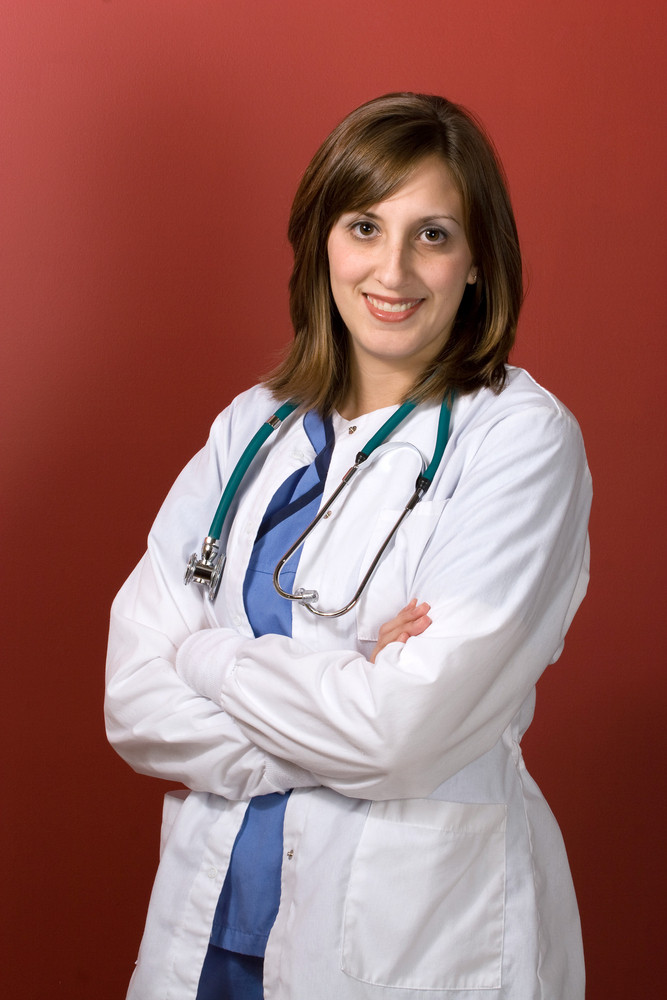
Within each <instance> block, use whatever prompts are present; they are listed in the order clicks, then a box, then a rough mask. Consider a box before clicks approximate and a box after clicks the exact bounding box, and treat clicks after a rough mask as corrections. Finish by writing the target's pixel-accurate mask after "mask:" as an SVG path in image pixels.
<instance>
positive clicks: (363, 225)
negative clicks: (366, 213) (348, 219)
mask: <svg viewBox="0 0 667 1000" xmlns="http://www.w3.org/2000/svg"><path fill="white" fill-rule="evenodd" d="M350 230H351V232H352V233H353V235H354V236H357V237H359V238H360V239H368V237H369V236H374V235H375V233H376V232H377V227H376V226H375V223H373V222H369V221H368V219H360V220H359V222H354V223H352V225H351V226H350Z"/></svg>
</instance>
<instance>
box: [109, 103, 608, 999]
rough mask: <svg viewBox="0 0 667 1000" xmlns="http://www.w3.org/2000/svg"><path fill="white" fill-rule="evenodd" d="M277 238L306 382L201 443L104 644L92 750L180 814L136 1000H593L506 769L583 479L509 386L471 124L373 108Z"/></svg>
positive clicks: (561, 414)
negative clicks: (101, 723)
mask: <svg viewBox="0 0 667 1000" xmlns="http://www.w3.org/2000/svg"><path fill="white" fill-rule="evenodd" d="M289 235H290V240H291V243H292V246H293V249H294V271H293V274H292V279H291V284H290V300H291V314H292V320H293V325H294V331H295V337H294V342H293V344H292V347H291V350H290V352H289V354H288V356H287V358H286V360H285V362H284V363H283V364H282V365H281V366H280V367H279V368H278V369H277V371H275V372H274V373H273V374H272V375H271V376H270V377H269V378H268V379H267V380H266V381H265V382H264V383H263V384H261V385H259V386H256V387H255V388H253V389H250V390H249V391H248V392H245V393H243V394H242V395H240V396H239V397H238V398H237V399H235V400H234V401H233V402H232V403H231V405H230V406H229V407H228V408H227V409H226V410H225V411H224V412H223V413H222V414H221V415H220V416H219V417H218V418H217V419H216V421H215V423H214V424H213V428H212V430H211V435H210V438H209V441H208V443H207V445H206V446H205V447H204V449H203V450H202V451H201V452H200V453H199V454H198V455H197V456H195V458H194V459H193V460H192V461H191V462H190V464H189V465H188V466H187V467H186V469H185V470H184V472H183V473H182V474H181V476H180V477H179V479H178V480H177V481H176V483H175V484H174V487H173V488H172V490H171V492H170V494H169V496H168V497H167V500H166V501H165V504H164V506H163V507H162V509H161V511H160V513H159V514H158V517H157V520H156V522H155V524H154V526H153V529H152V531H151V534H150V536H149V541H148V551H147V553H146V555H145V556H144V558H143V560H142V561H141V563H140V564H139V566H138V567H137V568H136V569H135V571H134V573H133V574H132V575H131V576H130V578H129V580H128V581H127V583H126V584H125V586H124V587H123V588H122V590H121V592H120V593H119V595H118V597H117V598H116V601H115V603H114V606H113V610H112V624H111V638H110V645H109V660H108V690H107V720H108V732H109V738H110V740H111V741H112V743H113V744H114V746H115V747H116V749H117V750H118V752H119V753H120V754H121V755H122V756H123V757H124V758H125V759H126V760H127V761H128V762H129V763H130V764H131V765H132V766H133V767H134V768H135V769H136V770H138V771H141V772H143V773H146V774H152V775H156V776H158V777H164V778H167V779H169V780H172V781H180V782H182V783H183V784H184V785H185V786H186V788H187V789H190V790H191V791H190V792H189V794H187V796H185V794H183V795H180V796H177V797H174V796H171V797H168V802H167V806H166V809H165V828H164V830H163V852H162V857H161V862H160V867H159V870H158V874H157V878H156V882H155V887H154V890H153V895H152V898H151V903H150V909H149V914H148V920H147V924H146V931H145V935H144V939H143V942H142V946H141V950H140V954H139V960H138V964H137V968H136V971H135V974H134V977H133V979H132V984H131V987H130V993H129V996H130V997H132V998H136V1000H153V998H155V1000H157V998H160V1000H167V998H169V1000H212V998H218V1000H237V998H243V1000H256V998H260V997H262V996H264V997H266V998H267V1000H387V998H391V1000H408V998H409V1000H419V998H422V1000H427V998H428V1000H439V998H440V1000H444V998H447V1000H462V998H465V1000H482V998H483V1000H583V995H584V987H583V962H582V953H581V939H580V930H579V921H578V916H577V907H576V901H575V897H574V891H573V888H572V883H571V879H570V874H569V870H568V865H567V859H566V855H565V850H564V847H563V844H562V840H561V837H560V833H559V830H558V827H557V824H556V822H555V820H554V818H553V816H552V814H551V812H550V811H549V808H548V806H547V805H546V803H545V801H544V799H543V797H542V795H541V793H540V791H539V789H538V788H537V786H536V785H535V783H534V781H533V780H532V779H531V778H530V776H529V775H528V773H527V771H526V769H525V767H524V764H523V760H522V757H521V750H520V740H521V737H522V735H523V733H524V731H525V729H526V728H527V726H528V725H529V723H530V721H531V718H532V714H533V707H534V688H535V683H536V681H537V679H538V677H539V676H540V674H541V673H542V671H543V670H544V668H545V667H546V666H547V664H549V663H551V662H553V661H554V660H555V659H556V658H557V657H558V655H559V653H560V651H561V649H562V645H563V638H564V636H565V632H566V630H567V628H568V626H569V623H570V621H571V620H572V617H573V615H574V613H575V611H576V609H577V607H578V605H579V603H580V601H581V599H582V598H583V595H584V592H585V589H586V584H587V578H588V575H587V565H588V560H587V535H586V527H587V520H588V512H589V506H590V494H591V491H590V477H589V473H588V470H587V466H586V459H585V454H584V449H583V445H582V441H581V437H580V433H579V430H578V427H577V425H576V423H575V421H574V419H573V418H572V416H571V415H570V414H569V413H568V411H567V410H566V409H565V408H564V407H563V406H562V405H561V404H560V403H559V402H558V400H556V399H555V398H554V397H553V396H552V395H551V394H550V393H548V392H547V391H546V390H544V389H543V388H541V387H540V386H539V385H537V384H536V383H535V382H534V381H533V380H532V379H531V378H530V376H529V375H528V374H526V372H524V371H521V370H519V369H516V368H512V367H509V366H508V364H507V359H508V354H509V351H510V348H511V346H512V343H513V339H514V334H515V329H516V323H517V318H518V313H519V307H520V303H521V295H522V286H521V258H520V253H519V245H518V240H517V235H516V227H515V224H514V219H513V215H512V210H511V206H510V202H509V198H508V195H507V191H506V188H505V184H504V181H503V176H502V171H501V169H500V167H499V165H498V162H497V160H496V157H495V155H494V153H493V150H492V147H491V145H490V143H489V141H488V140H487V139H486V138H485V136H484V134H483V132H482V130H481V129H480V127H479V125H478V124H477V123H476V122H475V121H474V119H473V118H472V117H471V116H470V115H469V114H468V113H467V112H465V111H464V110H463V109H461V108H460V107H458V106H456V105H454V104H452V103H450V102H448V101H446V100H444V99H442V98H439V97H430V96H423V95H417V94H392V95H387V96H385V97H381V98H379V99H377V100H374V101H371V102H369V103H368V104H365V105H364V106H362V107H361V108H358V109H357V110H356V111H354V112H352V114H351V115H349V116H348V117H347V118H346V119H345V120H344V121H343V122H342V123H341V124H340V125H339V126H338V127H337V128H336V129H335V130H334V132H333V133H332V134H331V135H330V136H329V138H328V139H327V140H326V141H325V143H324V144H323V146H322V147H321V149H320V150H319V151H318V152H317V154H316V155H315V157H314V159H313V161H312V163H311V164H310V166H309V167H308V170H307V171H306V174H305V175H304V178H303V180H302V182H301V185H300V187H299V190H298V192H297V195H296V198H295V201H294V205H293V208H292V214H291V219H290V226H289ZM286 401H291V402H292V406H291V407H289V406H288V407H284V406H283V404H285V403H286ZM406 402H407V403H408V404H409V405H403V404H406ZM413 404H414V405H413ZM276 411H277V413H278V415H277V417H276V418H275V419H274V420H271V422H270V425H265V427H264V434H263V436H262V437H263V439H262V441H261V442H258V441H255V444H256V446H257V447H256V449H255V450H256V453H255V454H254V455H251V454H249V453H247V452H246V447H247V445H248V442H249V441H250V440H251V439H252V438H253V436H254V435H255V434H256V432H257V430H258V428H259V427H260V426H261V425H262V424H264V422H265V421H267V420H269V418H270V417H271V416H272V415H273V414H274V413H276ZM272 427H273V430H271V428H272ZM264 438H265V440H264ZM242 455H244V456H245V457H244V460H243V462H242V463H241V466H242V468H245V472H244V474H243V475H241V472H240V470H239V469H238V468H237V463H238V462H239V460H240V459H241V456H242ZM364 456H367V457H364ZM354 468H356V469H357V471H355V472H350V470H351V469H354ZM235 470H236V473H235ZM230 479H231V480H232V486H234V485H235V486H236V489H235V490H234V491H233V496H232V498H231V503H230V506H229V509H228V510H227V512H226V513H224V512H223V513H224V517H223V518H222V523H218V524H214V526H212V528H211V529H210V530H209V533H208V535H207V538H206V542H205V545H204V548H203V550H202V555H201V556H199V555H198V554H196V555H195V556H193V557H191V559H190V565H189V569H188V574H187V576H188V579H189V580H190V581H191V585H190V586H184V582H183V572H184V569H185V567H186V564H187V563H188V558H189V557H190V554H191V552H192V550H193V549H199V545H200V541H201V538H202V537H203V536H204V533H205V532H206V529H207V526H208V524H209V523H210V521H211V518H212V517H213V515H214V513H215V511H216V507H217V505H218V501H219V498H220V493H221V491H222V490H223V488H225V487H226V486H227V484H228V483H229V482H230ZM343 479H345V480H346V482H347V486H346V487H345V488H344V490H343V492H342V493H341V495H340V496H338V497H336V499H335V500H334V502H333V503H332V504H329V503H328V500H329V497H330V494H331V493H332V492H333V491H334V490H335V489H336V488H337V486H338V484H339V483H340V482H341V481H342V480H343ZM230 489H231V487H230ZM228 493H229V491H228ZM230 495H231V494H230ZM227 499H229V496H228V498H227ZM406 508H407V512H406ZM318 511H320V513H321V515H322V516H321V518H320V520H319V521H318V523H317V524H316V525H315V527H314V528H313V530H312V531H311V532H310V533H308V535H307V537H306V538H305V540H304V541H303V543H302V544H299V545H298V546H297V547H296V549H295V550H294V551H292V552H291V553H290V550H292V549H293V547H294V543H295V542H296V541H297V540H298V539H299V538H300V536H301V535H302V533H303V532H304V531H305V529H306V528H307V527H308V525H309V524H310V522H311V521H312V520H313V518H315V517H316V515H317V513H318ZM218 520H220V519H218ZM397 524H398V526H397V527H396V525H397ZM394 529H395V530H394ZM392 531H393V534H392ZM387 538H389V541H388V542H387ZM385 542H386V545H385ZM383 546H384V548H383ZM223 552H224V553H226V564H225V566H224V572H222V576H221V577H220V569H221V560H220V556H221V554H222V553H223ZM378 552H380V553H381V554H380V557H379V560H377V562H376V563H375V564H374V560H375V559H376V556H377V554H378ZM286 554H289V558H287V559H285V558H284V557H285V555H286ZM373 566H374V568H373ZM371 568H372V572H371V574H370V577H369V578H368V579H367V580H366V583H365V586H364V587H363V589H361V593H359V589H360V585H361V584H362V583H363V582H364V579H365V578H367V577H368V571H369V569H371ZM198 584H200V585H198ZM218 586H219V590H217V587H218Z"/></svg>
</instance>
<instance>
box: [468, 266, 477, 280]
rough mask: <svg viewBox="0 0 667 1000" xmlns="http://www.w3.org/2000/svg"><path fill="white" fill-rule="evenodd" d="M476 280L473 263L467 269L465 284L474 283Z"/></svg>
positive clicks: (475, 268)
mask: <svg viewBox="0 0 667 1000" xmlns="http://www.w3.org/2000/svg"><path fill="white" fill-rule="evenodd" d="M476 281H477V264H473V265H472V267H471V268H470V270H469V271H468V277H467V278H466V284H467V285H474V284H475V282H476Z"/></svg>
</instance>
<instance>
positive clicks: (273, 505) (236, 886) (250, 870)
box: [211, 411, 334, 956]
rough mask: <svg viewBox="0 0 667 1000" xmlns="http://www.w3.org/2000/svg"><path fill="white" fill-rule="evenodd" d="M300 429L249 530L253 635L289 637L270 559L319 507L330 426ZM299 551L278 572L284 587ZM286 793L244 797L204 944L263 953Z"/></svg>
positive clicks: (313, 420) (315, 419)
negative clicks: (309, 456) (303, 460)
mask: <svg viewBox="0 0 667 1000" xmlns="http://www.w3.org/2000/svg"><path fill="white" fill-rule="evenodd" d="M304 429H305V431H306V434H307V435H308V437H309V439H310V442H311V444H312V446H313V448H314V449H315V452H316V457H315V459H314V460H313V462H312V463H311V464H310V465H307V466H304V467H303V468H302V469H297V470H296V472H293V473H292V475H291V476H289V477H288V479H286V480H285V482H284V483H283V484H282V486H279V487H278V489H277V490H276V492H275V494H274V495H273V498H272V500H271V502H270V504H269V506H268V507H267V509H266V513H265V514H264V518H263V520H262V523H261V525H260V527H259V530H258V532H257V537H256V539H255V544H254V548H253V551H252V555H251V557H250V563H249V565H248V570H247V572H246V576H245V581H244V585H243V599H244V602H245V608H246V613H247V615H248V619H249V621H250V624H251V626H252V630H253V632H254V634H255V636H261V635H267V634H268V633H271V634H273V635H291V634H292V602H291V601H288V600H286V599H285V598H283V597H281V596H280V595H279V594H278V592H277V591H276V589H275V587H274V586H273V573H274V570H275V568H276V565H277V563H278V561H279V560H280V559H281V558H282V556H283V555H284V554H285V552H286V551H287V549H288V548H289V547H290V545H291V544H292V543H293V542H294V540H295V539H296V538H298V536H299V535H300V534H301V532H302V531H303V530H304V529H305V528H306V527H307V525H308V524H309V523H310V522H311V521H312V520H313V518H314V517H315V515H316V514H317V511H318V509H319V506H320V501H321V497H322V493H323V491H324V482H325V479H326V475H327V471H328V468H329V462H330V460H331V453H332V451H333V446H334V431H333V425H332V422H331V419H330V418H327V419H326V420H324V421H323V420H322V419H321V418H320V417H319V416H318V414H317V413H315V412H314V411H310V412H309V413H307V414H306V416H305V417H304ZM300 555H301V550H300V549H299V551H298V552H296V553H295V555H294V556H293V557H292V559H291V560H290V562H289V563H288V564H287V566H286V567H285V569H284V570H283V572H282V574H281V582H282V584H283V587H284V588H285V589H288V590H291V589H292V585H293V581H294V575H295V573H296V569H297V565H298V561H299V557H300ZM289 794H290V793H289V792H288V793H287V794H285V795H281V794H279V793H278V792H275V793H274V794H272V795H261V796H258V797H256V798H254V799H251V800H250V802H249V804H248V808H247V809H246V814H245V817H244V819H243V823H242V825H241V829H240V830H239V832H238V834H237V837H236V841H235V843H234V848H233V850H232V855H231V859H230V864H229V869H228V871H227V877H226V879H225V882H224V885H223V887H222V891H221V893H220V898H219V900H218V905H217V908H216V911H215V916H214V919H213V927H212V931H211V944H213V945H215V946H216V947H218V948H225V949H227V950H228V951H235V952H240V953H241V954H244V955H257V956H263V955H264V951H265V949H266V942H267V939H268V936H269V932H270V930H271V928H272V926H273V922H274V920H275V919H276V914H277V913H278V906H279V904H280V875H281V868H282V855H283V820H284V816H285V808H286V806H287V800H288V798H289Z"/></svg>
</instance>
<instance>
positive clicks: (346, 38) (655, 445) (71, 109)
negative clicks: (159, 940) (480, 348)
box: [0, 0, 667, 1000]
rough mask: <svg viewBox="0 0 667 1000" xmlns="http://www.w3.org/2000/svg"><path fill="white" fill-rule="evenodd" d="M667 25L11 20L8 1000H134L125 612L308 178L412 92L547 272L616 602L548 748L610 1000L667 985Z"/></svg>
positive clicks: (564, 16)
mask: <svg viewBox="0 0 667 1000" xmlns="http://www.w3.org/2000/svg"><path fill="white" fill-rule="evenodd" d="M665 36H666V32H665V5H664V3H663V0H644V2H642V3H640V4H636V3H634V2H633V0H586V2H582V0H559V2H557V3H551V2H549V3H547V2H540V0H475V2H474V3H470V4H461V3H453V2H450V0H422V2H421V3H420V4H418V5H415V4H411V3H406V2H405V0H386V2H364V0H336V3H317V2H315V3H314V2H313V0H281V2H280V3H277V2H273V0H244V2H243V3H239V2H237V0H234V2H227V0H106V2H105V0H60V2H57V3H56V2H53V0H3V3H2V4H1V6H0V80H1V93H2V98H1V100H0V135H1V136H2V141H1V143H0V199H1V205H0V210H1V213H2V216H1V219H0V225H1V231H2V240H1V241H0V266H1V277H0V316H1V317H2V319H1V322H2V338H1V349H2V355H3V359H2V366H1V369H0V378H1V380H2V392H1V393H0V405H1V406H2V411H3V416H2V433H1V435H0V449H1V455H2V463H3V466H2V468H3V471H2V475H3V484H2V485H3V488H2V494H3V499H2V525H3V546H2V559H3V595H2V605H1V606H2V612H3V617H4V624H3V626H2V645H3V648H4V651H5V652H4V656H3V681H2V693H3V697H2V716H3V720H2V735H3V738H4V741H5V749H4V752H3V761H4V764H5V778H4V785H5V809H4V815H5V820H4V823H3V829H2V843H1V844H0V857H1V858H2V861H3V863H4V864H6V865H7V872H6V876H5V878H4V883H3V885H4V888H3V897H4V906H3V909H4V911H5V919H6V922H7V927H6V929H5V930H3V932H2V936H1V940H2V947H3V951H4V954H3V961H2V977H1V978H2V981H3V982H4V984H5V987H4V991H5V995H6V996H11V997H12V1000H34V998H35V997H48V998H49V1000H54V998H60V997H62V998H64V1000H91V998H94V1000H118V998H120V997H122V996H123V995H124V989H125V985H126V982H127V980H128V977H129V975H130V972H131V969H132V963H133V959H134V955H135V953H136V949H137V946H138V942H139V938H140V933H141V928H142V924H143V919H144V913H145V909H146V904H147V899H148V894H149V890H150V885H151V881H152V877H153V873H154V869H155V863H156V857H157V846H158V824H159V814H160V802H161V796H162V793H163V791H164V788H163V786H162V785H161V784H160V783H159V782H157V781H153V780H150V779H148V778H142V777H138V776H135V775H134V774H132V772H131V771H130V770H129V769H128V768H127V767H126V766H125V765H124V764H123V763H122V762H121V761H120V759H118V758H116V757H115V755H114V754H113V752H112V751H111V750H110V749H109V748H108V746H107V745H106V743H105V738H104V734H103V728H102V712H101V709H102V689H103V664H104V650H105V639H106V627H107V617H108V609H109V605H110V602H111V600H112V598H113V595H114V593H115V591H116V590H117V589H118V587H119V586H120V584H121V583H122V581H123V579H124V578H125V576H126V575H127V573H128V572H129V571H130V569H131V567H132V566H133V564H134V563H135V562H136V560H137V559H138V558H139V556H140V555H141V552H142V550H143V546H144V539H145V535H146V532H147V529H148V527H149V524H150V522H151V520H152V517H153V515H154V513H155V511H156V509H157V507H158V506H159V504H160V502H161V500H162V498H163V496H164V494H165V492H166V490H167V488H168V486H169V485H170V483H171V481H172V479H173V478H174V476H175V475H176V473H177V471H178V470H179V468H180V467H181V466H182V465H183V463H184V462H185V461H186V460H187V459H188V457H189V456H190V455H191V454H192V453H193V452H194V451H195V450H196V449H197V448H198V447H199V446H200V444H201V443H202V442H203V440H204V438H205V435H206V433H207V429H208V426H209V424H210V422H211V420H212V419H213V417H214V415H215V414H216V412H217V411H218V410H219V409H221V408H222V406H223V405H224V404H225V403H226V402H227V401H228V400H229V399H230V398H231V396H232V395H234V394H235V393H236V392H237V391H239V390H241V389H242V388H244V387H246V386H248V385H249V384H251V383H252V382H254V381H255V380H256V379H257V378H258V376H259V375H260V374H261V373H262V372H263V371H265V370H266V369H267V368H268V367H270V366H271V365H272V363H273V361H274V359H275V356H276V352H277V351H278V350H279V348H280V347H281V345H283V344H284V343H285V342H286V340H287V339H288V338H289V336H290V330H289V323H288V314H287V305H286V282H287V279H288V275H289V267H290V258H289V252H288V246H287V242H286V238H285V225H286V219H287V214H288V210H289V204H290V200H291V197H292V194H293V192H294V189H295V186H296V184H297V182H298V180H299V176H300V173H301V171H302V170H303V168H304V166H305V164H306V163H307V161H308V159H309V157H310V156H311V154H312V153H313V152H314V150H315V148H316V146H317V145H318V144H319V142H320V141H321V140H322V138H323V137H324V136H325V135H326V133H327V132H328V131H329V130H330V129H331V128H332V126H333V125H334V124H335V123H336V122H337V121H338V120H339V119H340V118H341V117H342V116H343V115H344V114H345V113H346V112H347V111H348V110H350V109H351V108H352V107H353V106H355V105H357V104H359V103H361V102H362V101H364V100H366V99H367V98H369V97H372V96H375V95H377V94H380V93H383V92H386V91H389V90H400V89H410V90H423V91H431V92H435V93H443V94H445V95H447V96H449V97H451V98H453V99H455V100H458V101H461V102H463V103H464V104H467V105H469V106H470V107H471V108H473V109H474V110H475V111H476V112H477V113H478V114H479V115H480V116H481V118H482V119H483V121H484V122H485V123H486V124H487V126H488V128H489V130H490V132H491V134H492V135H493V136H494V138H495V140H496V142H497V145H498V148H499V150H500V153H501V155H502V157H503V160H504V162H505V165H506V168H507V172H508V175H509V178H510V184H511V190H512V194H513V199H514V203H515V207H516V214H517V219H518V223H519V228H520V232H521V235H522V240H523V248H524V253H525V259H526V270H527V275H528V283H529V291H528V297H527V301H526V305H525V312H524V315H523V322H522V326H521V335H520V341H519V345H518V347H517V350H516V353H515V360H516V361H517V362H518V363H521V364H525V365H526V366H527V367H529V368H530V369H531V371H532V372H533V373H534V374H535V376H536V377H537V378H538V379H539V380H540V381H542V382H543V383H544V384H546V385H547V386H548V387H549V388H551V389H552V390H553V391H554V392H555V393H556V394H557V395H558V396H560V397H561V398H562V399H563V401H564V402H565V403H566V404H567V405H568V406H569V407H570V408H571V409H572V410H573V411H574V413H575V414H576V415H577V417H578V418H579V421H580V423H581V425H582V428H583V432H584V436H585V440H586V443H587V448H588V453H589V459H590V464H591V468H592V472H593V476H594V482H595V488H596V498H595V506H594V512H593V518H592V524H591V536H592V545H593V576H592V585H591V591H590V594H589V596H588V598H587V599H586V601H585V603H584V606H583V608H582V610H581V612H580V614H579V616H578V617H577V619H576V621H575V623H574V625H573V627H572V630H571V633H570V637H569V640H568V642H567V644H566V648H565V653H564V654H563V656H562V658H561V660H560V661H559V662H558V664H557V665H555V666H554V667H552V668H551V669H550V670H549V671H548V672H547V675H546V676H545V678H544V679H543V680H542V681H541V682H540V685H539V688H538V712H537V718H536V722H535V723H534V726H533V728H532V729H531V731H530V732H529V734H528V736H527V738H526V741H525V744H526V747H525V749H526V757H527V760H528V764H529V767H530V768H531V770H532V771H533V773H534V774H535V776H536V778H537V780H538V781H539V782H540V784H541V785H542V787H543V788H544V790H545V792H546V794H547V796H548V798H549V801H550V803H551V804H552V807H553V808H554V811H555V812H556V814H557V816H558V818H559V820H560V823H561V826H562V828H563V831H564V834H565V838H566V842H567V845H568V849H569V853H570V858H571V863H572V868H573V872H574V877H575V882H576V885H577V890H578V895H579V899H580V904H581V912H582V919H583V926H584V936H585V944H586V950H587V959H588V972H589V983H590V986H589V993H588V996H589V1000H615V998H619V1000H620V998H623V1000H628V997H649V996H650V997H656V996H660V995H661V988H662V984H663V980H664V976H662V975H659V972H661V971H662V969H663V968H664V958H663V956H664V943H663V936H664V935H663V932H664V904H663V899H664V891H665V887H664V878H663V882H662V888H660V889H659V885H660V877H661V875H662V876H664V824H665V818H666V816H665V793H664V780H663V769H664V756H662V751H661V745H662V732H661V730H662V726H663V725H664V720H665V712H664V707H665V695H666V687H667V682H666V680H665V665H666V664H665V629H664V617H665V615H664V598H665V582H664V573H663V568H664V553H665V512H664V506H665V417H664V410H665V403H664V370H665V363H666V361H667V349H666V347H665V315H666V313H667V309H666V306H667V303H666V301H665V298H666V296H665V277H664V255H663V254H662V252H661V251H662V249H663V240H662V236H663V232H664V228H665V221H666V220H665V207H666V206H665V182H664V172H665V155H664V154H665V128H664V123H665V115H664V112H665V81H664V70H663V67H664V53H665V40H666V38H665ZM201 529H202V532H203V531H204V529H205V525H201ZM661 866H662V868H661ZM313 1000H317V998H316V997H314V998H313Z"/></svg>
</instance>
